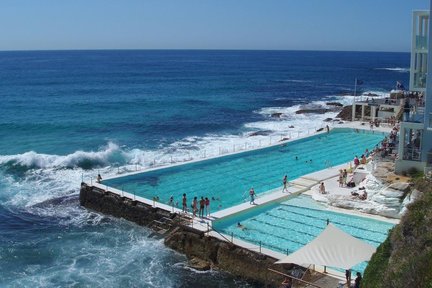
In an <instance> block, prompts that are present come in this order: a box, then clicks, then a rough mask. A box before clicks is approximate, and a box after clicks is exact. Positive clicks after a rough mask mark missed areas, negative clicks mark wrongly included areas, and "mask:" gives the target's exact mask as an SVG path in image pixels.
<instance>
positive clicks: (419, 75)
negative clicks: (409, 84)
mask: <svg viewBox="0 0 432 288" xmlns="http://www.w3.org/2000/svg"><path fill="white" fill-rule="evenodd" d="M414 88H426V73H423V72H415V73H414Z"/></svg>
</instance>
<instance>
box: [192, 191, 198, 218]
mask: <svg viewBox="0 0 432 288" xmlns="http://www.w3.org/2000/svg"><path fill="white" fill-rule="evenodd" d="M191 206H192V213H193V216H194V217H196V212H197V211H198V208H197V206H198V200H197V197H196V196H195V197H194V199H193V200H192V205H191Z"/></svg>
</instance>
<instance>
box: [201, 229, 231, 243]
mask: <svg viewBox="0 0 432 288" xmlns="http://www.w3.org/2000/svg"><path fill="white" fill-rule="evenodd" d="M208 229H209V230H208V231H207V232H210V231H214V232H216V233H217V234H219V235H220V236H221V237H222V238H223V239H225V241H227V242H229V243H232V244H234V241H230V240H229V239H228V238H226V237H225V236H224V235H223V234H222V233H220V232H219V231H217V230H216V229H214V228H213V227H211V228H210V227H209V228H208Z"/></svg>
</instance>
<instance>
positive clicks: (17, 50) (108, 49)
mask: <svg viewBox="0 0 432 288" xmlns="http://www.w3.org/2000/svg"><path fill="white" fill-rule="evenodd" d="M56 51H58V52H60V51H64V52H67V51H70V52H72V51H275V52H277V51H292V52H359V53H411V51H373V50H330V49H329V50H311V49H304V50H301V49H247V48H246V49H231V48H230V49H228V48H222V49H218V48H214V49H213V48H208V49H207V48H91V49H87V48H77V49H74V48H72V49H69V48H67V49H66V48H65V49H16V50H0V53H1V52H56Z"/></svg>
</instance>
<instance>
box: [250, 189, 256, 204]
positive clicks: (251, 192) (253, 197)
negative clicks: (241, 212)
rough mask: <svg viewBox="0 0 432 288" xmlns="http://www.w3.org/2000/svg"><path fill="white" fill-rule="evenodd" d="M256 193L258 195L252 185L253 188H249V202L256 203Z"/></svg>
mask: <svg viewBox="0 0 432 288" xmlns="http://www.w3.org/2000/svg"><path fill="white" fill-rule="evenodd" d="M255 195H256V193H255V190H254V188H253V187H252V188H251V189H250V190H249V196H250V202H249V204H255Z"/></svg>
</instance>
